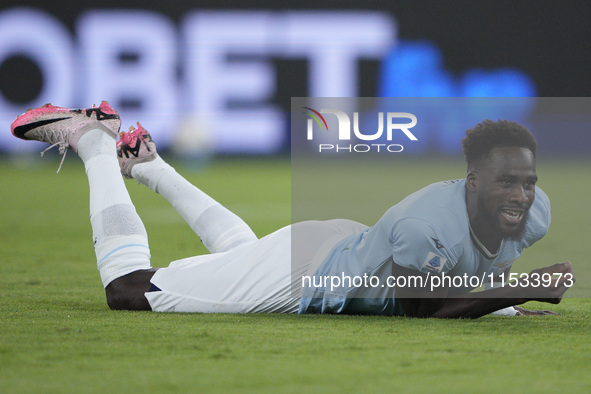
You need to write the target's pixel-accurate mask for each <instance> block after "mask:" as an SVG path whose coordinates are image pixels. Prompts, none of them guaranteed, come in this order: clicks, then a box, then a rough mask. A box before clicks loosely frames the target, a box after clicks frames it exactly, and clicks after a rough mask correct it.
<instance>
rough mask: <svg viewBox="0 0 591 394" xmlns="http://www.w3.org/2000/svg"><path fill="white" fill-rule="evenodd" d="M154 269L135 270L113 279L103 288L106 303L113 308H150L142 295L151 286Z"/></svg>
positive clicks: (137, 309) (134, 309)
mask: <svg viewBox="0 0 591 394" xmlns="http://www.w3.org/2000/svg"><path fill="white" fill-rule="evenodd" d="M154 272H155V271H154V270H141V271H135V272H132V273H130V274H128V275H125V276H122V277H120V278H117V279H115V280H113V281H112V282H111V283H109V284H108V285H107V287H106V288H105V293H106V296H107V305H108V306H109V308H111V309H114V310H132V311H140V310H151V309H152V308H151V307H150V304H149V302H148V300H147V298H146V296H145V295H144V293H146V292H147V291H148V290H149V289H150V286H151V283H150V279H151V278H152V276H153V275H154Z"/></svg>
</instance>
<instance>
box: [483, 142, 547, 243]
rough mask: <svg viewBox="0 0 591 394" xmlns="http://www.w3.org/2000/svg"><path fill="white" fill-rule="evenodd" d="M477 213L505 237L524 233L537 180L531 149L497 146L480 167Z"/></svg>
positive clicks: (514, 236)
mask: <svg viewBox="0 0 591 394" xmlns="http://www.w3.org/2000/svg"><path fill="white" fill-rule="evenodd" d="M477 173H478V187H477V201H478V216H479V219H480V221H481V222H485V223H487V224H488V225H489V226H490V230H492V231H494V232H496V233H497V234H499V235H501V236H502V237H503V238H513V239H518V238H520V237H521V236H522V234H523V230H524V229H525V223H526V221H527V217H528V213H529V208H530V207H531V205H532V203H533V202H534V198H535V184H536V181H537V180H538V177H537V175H536V164H535V159H534V156H533V154H532V152H531V151H530V150H529V149H525V148H518V147H503V148H495V149H493V150H492V152H491V156H490V158H489V159H488V160H487V161H486V162H485V163H484V164H483V165H482V166H481V168H479V169H478V170H477Z"/></svg>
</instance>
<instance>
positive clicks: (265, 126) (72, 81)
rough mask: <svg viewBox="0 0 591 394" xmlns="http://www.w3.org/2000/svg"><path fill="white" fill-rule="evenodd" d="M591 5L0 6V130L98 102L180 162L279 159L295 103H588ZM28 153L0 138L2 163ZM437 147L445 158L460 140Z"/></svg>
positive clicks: (555, 142)
mask: <svg viewBox="0 0 591 394" xmlns="http://www.w3.org/2000/svg"><path fill="white" fill-rule="evenodd" d="M590 10H591V5H588V4H586V3H581V2H576V3H574V2H572V3H567V4H561V3H558V2H554V1H535V2H534V1H520V2H513V1H494V2H493V1H486V2H473V1H446V2H437V1H395V2H388V1H365V2H359V1H357V2H353V1H347V2H345V1H334V2H327V3H322V5H320V3H318V2H310V1H299V2H297V3H296V2H294V3H291V4H289V5H288V6H286V5H285V3H283V2H275V1H251V2H248V5H245V3H244V2H237V1H226V2H217V1H200V2H194V1H187V0H176V1H174V2H161V1H151V0H146V1H143V2H141V3H139V2H120V1H111V0H105V1H102V2H100V3H96V2H93V1H88V0H80V1H76V2H71V1H63V2H46V1H41V0H25V1H12V0H5V1H3V2H2V5H0V128H2V129H3V130H8V128H9V125H10V123H11V122H12V120H13V119H14V117H15V115H16V114H19V113H22V112H24V111H25V110H26V109H27V108H31V107H36V106H39V105H43V104H45V103H46V102H52V103H53V104H54V105H59V106H66V107H86V106H89V105H90V104H92V103H96V104H98V101H99V100H101V99H105V100H108V101H109V102H110V103H111V104H112V105H113V106H114V107H115V108H117V109H118V110H119V111H120V113H121V115H122V118H123V128H124V129H126V128H127V127H129V126H130V125H132V124H135V122H136V121H138V120H139V121H140V122H142V124H143V126H144V127H146V128H147V129H148V130H149V131H150V132H151V133H152V134H153V136H154V138H155V139H156V140H157V141H158V143H159V147H160V148H161V149H163V148H173V149H174V150H175V152H176V153H177V154H178V155H184V156H189V157H191V156H199V154H200V150H205V151H206V152H207V151H213V152H215V153H217V154H222V155H228V154H230V155H276V154H284V153H287V152H289V149H290V139H289V111H290V98H291V97H354V96H362V97H374V96H393V97H410V96H414V97H417V96H418V97H431V96H435V97H436V96H441V97H452V96H453V97H513V96H517V97H520V96H526V97H530V96H540V97H584V96H588V95H589V93H590V92H591V82H590V80H589V78H588V74H589V70H590V69H591V57H589V56H588V55H587V54H588V46H589V41H588V37H589V33H591V27H590V26H589V24H588V23H587V21H588V16H589V11H590ZM442 133H445V130H443V131H442ZM571 137H572V138H570V137H569V138H566V140H567V141H565V138H564V135H561V134H560V133H554V132H552V131H549V132H548V134H547V135H545V134H544V135H542V136H540V138H541V139H542V140H543V144H541V145H542V146H541V149H542V150H544V149H547V150H548V151H552V149H555V148H557V147H559V148H560V149H559V152H557V153H560V154H562V155H564V154H567V155H571V154H572V153H579V154H586V153H588V148H587V147H588V146H589V145H590V144H591V140H590V138H591V137H590V135H589V133H583V134H578V133H577V135H576V136H571ZM443 138H446V137H445V136H444V137H443ZM448 140H449V138H448ZM448 145H449V146H448ZM450 146H451V147H452V148H450ZM453 147H455V148H453ZM37 149H38V147H35V144H30V143H24V142H22V141H17V140H16V139H14V138H13V137H12V136H11V135H10V134H9V133H7V132H4V133H1V134H0V152H2V153H4V154H5V153H8V152H25V151H36V150H37ZM433 151H435V152H437V153H454V154H457V144H456V143H455V142H454V141H452V142H451V143H450V144H440V145H437V146H433V147H431V148H430V150H429V153H433Z"/></svg>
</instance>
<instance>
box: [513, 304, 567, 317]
mask: <svg viewBox="0 0 591 394" xmlns="http://www.w3.org/2000/svg"><path fill="white" fill-rule="evenodd" d="M513 308H515V310H517V314H516V315H515V316H534V315H536V316H539V315H559V313H556V312H552V311H530V310H529V309H525V308H522V307H520V306H514V307H513Z"/></svg>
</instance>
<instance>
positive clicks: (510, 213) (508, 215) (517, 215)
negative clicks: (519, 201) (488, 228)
mask: <svg viewBox="0 0 591 394" xmlns="http://www.w3.org/2000/svg"><path fill="white" fill-rule="evenodd" d="M524 213H525V211H522V210H515V209H501V216H503V218H505V220H506V221H507V222H509V223H511V224H518V223H519V222H521V219H522V218H523V214H524Z"/></svg>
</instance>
